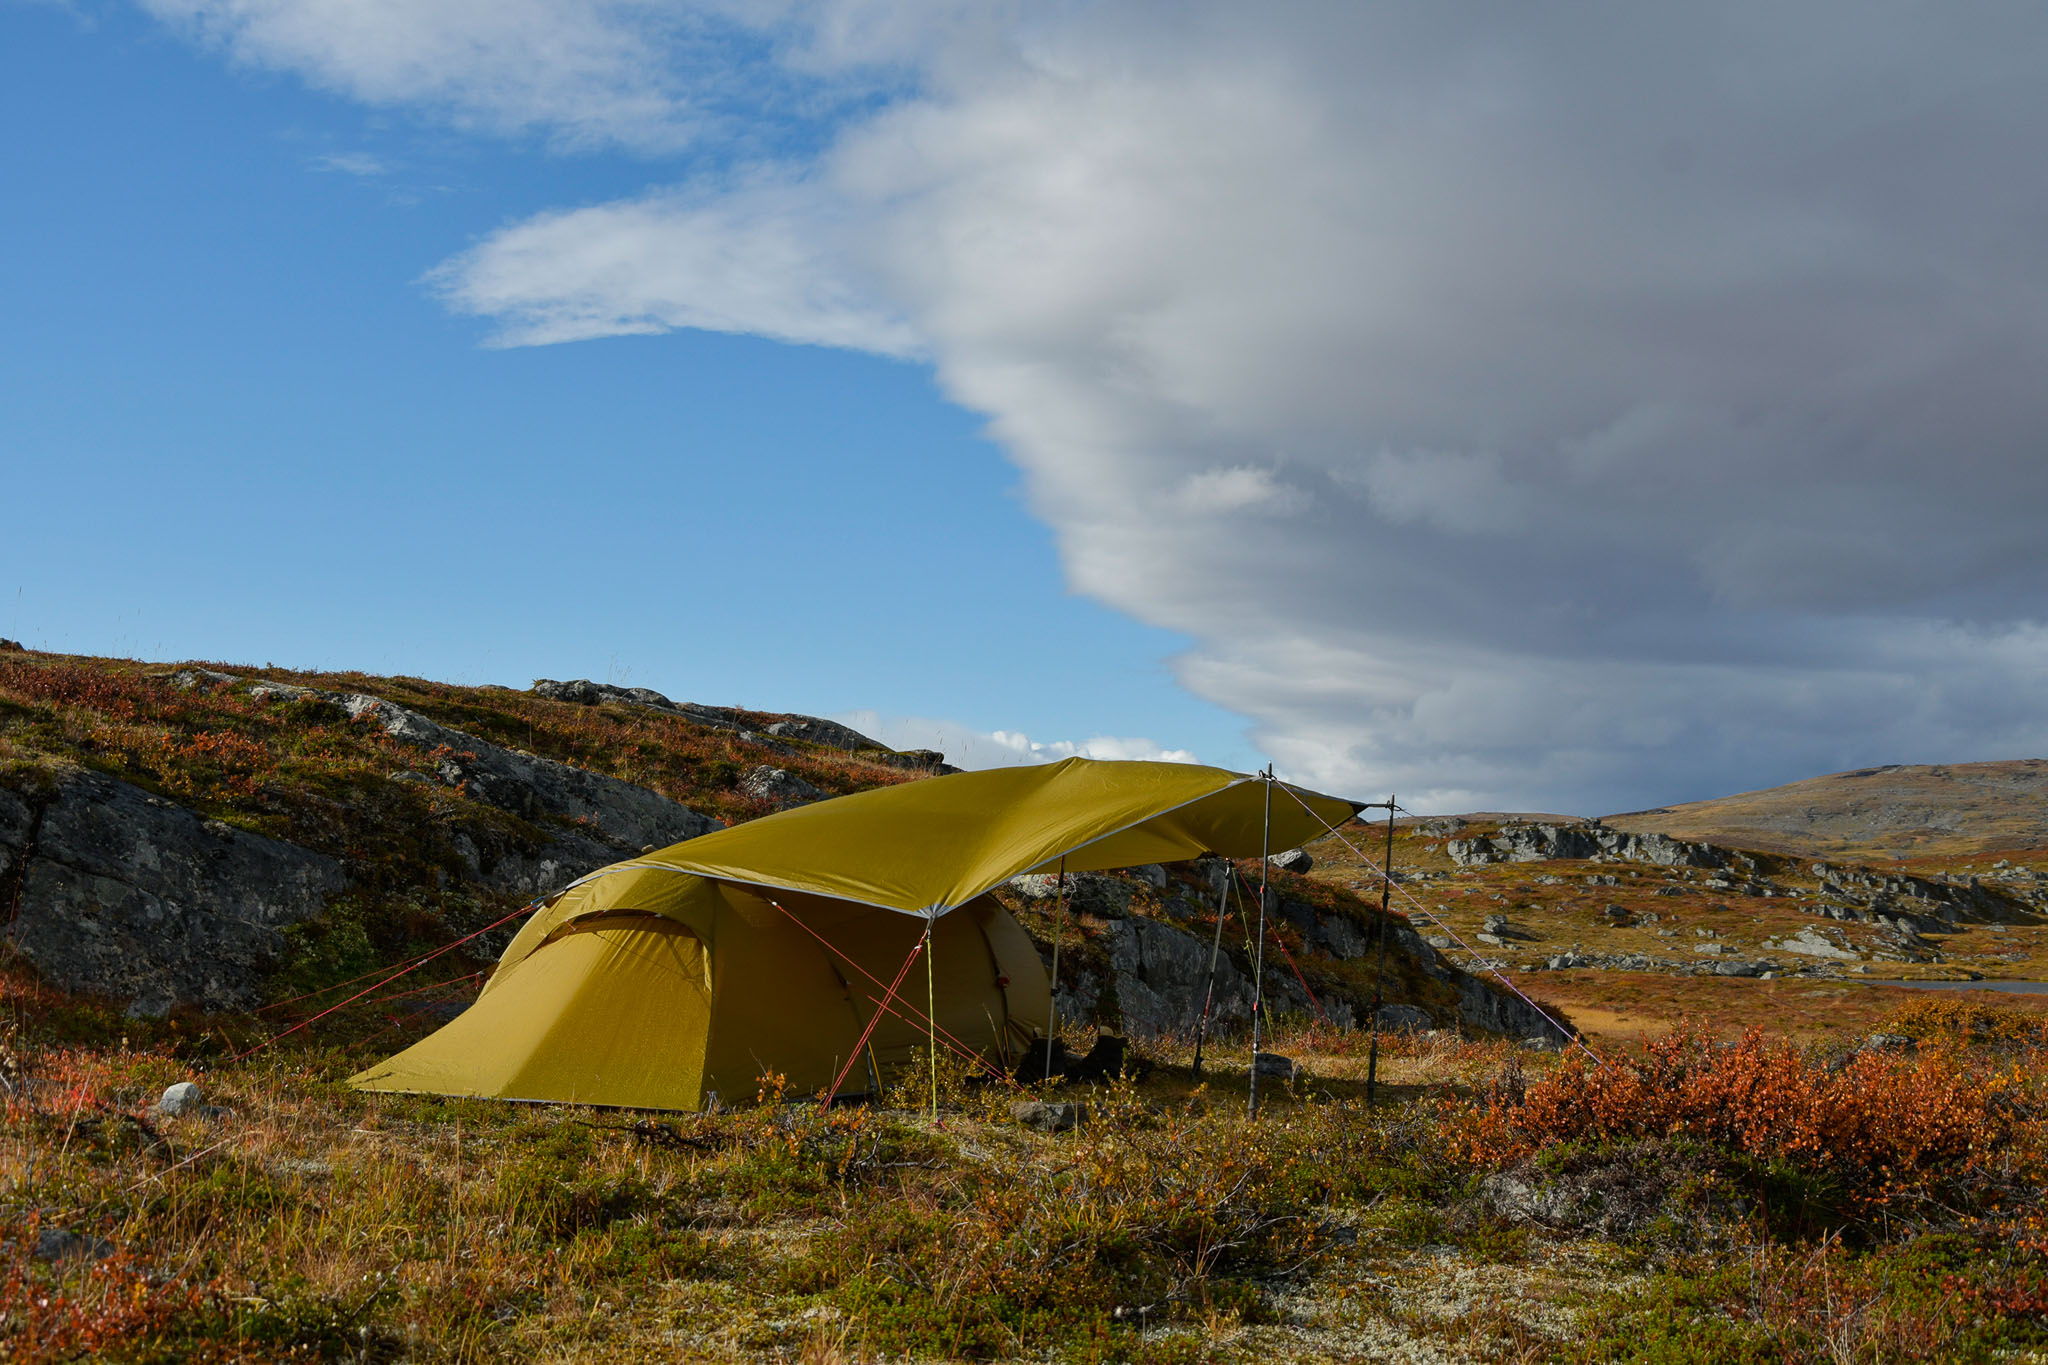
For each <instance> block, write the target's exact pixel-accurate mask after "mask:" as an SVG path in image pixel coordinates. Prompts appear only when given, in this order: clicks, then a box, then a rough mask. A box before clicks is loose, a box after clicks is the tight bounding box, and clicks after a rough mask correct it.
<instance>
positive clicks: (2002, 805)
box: [1605, 758, 2048, 858]
mask: <svg viewBox="0 0 2048 1365" xmlns="http://www.w3.org/2000/svg"><path fill="white" fill-rule="evenodd" d="M1605 823H1607V824H1608V825H1610V826H1612V827H1614V828H1615V829H1620V830H1631V831H1635V832H1639V833H1658V834H1669V835H1673V836H1675V837H1678V838H1683V839H1699V840H1706V841H1709V842H1713V843H1718V844H1730V845H1734V846H1737V847H1741V848H1756V849H1768V850H1773V851H1777V852H1783V853H1797V854H1823V855H1828V856H1833V857H1861V858H1868V857H1886V856H1898V857H1927V856H1937V855H1944V856H1953V855H1957V854H1966V853H1990V852H2006V851H2012V850H2021V849H2037V848H2048V759H2038V758H2030V759H2016V760H2011V761H2007V762H2001V763H1946V764H1936V765H1931V766H1901V765H1892V766H1889V767H1883V768H1858V769H1856V770H1855V771H1854V772H1846V773H1835V774H1832V775H1831V776H1828V777H1813V778H1808V779H1807V780H1805V781H1804V782H1793V783H1790V784H1788V785H1786V786H1783V787H1771V788H1768V789H1767V790H1764V791H1755V792H1744V793H1742V794H1741V795H1739V796H1724V797H1719V798H1716V799H1714V800H1711V801H1689V802H1687V803H1685V804H1684V805H1678V806H1661V807H1658V808H1657V809H1655V810H1643V811H1631V812H1629V813H1627V814H1625V815H1610V816H1608V817H1607V818H1606V821H1605Z"/></svg>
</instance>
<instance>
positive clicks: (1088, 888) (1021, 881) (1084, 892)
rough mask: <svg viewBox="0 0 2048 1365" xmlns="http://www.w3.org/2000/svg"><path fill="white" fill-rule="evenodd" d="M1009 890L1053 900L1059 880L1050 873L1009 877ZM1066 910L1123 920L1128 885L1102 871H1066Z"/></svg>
mask: <svg viewBox="0 0 2048 1365" xmlns="http://www.w3.org/2000/svg"><path fill="white" fill-rule="evenodd" d="M1009 884H1010V889H1011V890H1013V891H1015V892H1017V894H1018V895H1020V896H1024V897H1026V898H1028V899H1030V900H1035V901H1046V902H1056V901H1057V900H1058V899H1059V897H1060V894H1061V893H1060V879H1059V877H1058V876H1056V875H1054V874H1052V873H1032V874H1030V875H1027V876H1023V877H1012V878H1011V879H1010V883H1009ZM1066 898H1067V909H1068V910H1069V911H1070V912H1072V913H1074V914H1077V915H1096V916H1099V917H1101V918H1102V919H1122V918H1123V917H1124V916H1125V915H1128V914H1130V913H1131V884H1130V883H1129V882H1127V881H1125V880H1123V879H1122V878H1121V877H1112V876H1109V875H1107V874H1105V873H1101V872H1069V873H1068V874H1067V881H1066Z"/></svg>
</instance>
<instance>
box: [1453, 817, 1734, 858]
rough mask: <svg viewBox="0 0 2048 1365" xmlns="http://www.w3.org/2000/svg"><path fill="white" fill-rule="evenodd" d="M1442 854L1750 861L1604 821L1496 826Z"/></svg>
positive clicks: (1709, 846)
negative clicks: (1628, 830) (1490, 832)
mask: <svg viewBox="0 0 2048 1365" xmlns="http://www.w3.org/2000/svg"><path fill="white" fill-rule="evenodd" d="M1444 852H1446V853H1448V854H1449V855H1450V857H1451V861H1452V862H1454V863H1457V864H1458V865H1459V866H1461V867H1483V866H1485V865H1487V864H1489V863H1535V862H1546V861H1549V860H1551V859H1557V858H1592V857H1596V856H1599V855H1602V854H1604V855H1606V856H1607V857H1610V858H1619V859H1621V860H1623V861H1625V862H1632V863H1649V864H1652V865H1653V866H1657V867H1726V866H1728V865H1729V864H1730V863H1731V862H1732V863H1735V864H1737V865H1747V864H1748V863H1749V862H1750V860H1749V859H1748V858H1747V857H1745V856H1744V855H1742V854H1740V853H1735V852H1733V851H1732V850H1729V849H1724V848H1719V847H1717V846H1715V845H1713V844H1700V843H1692V842H1689V841H1687V840H1684V839H1673V838H1672V837H1671V836H1669V835H1667V834H1630V833H1626V832H1624V831H1621V830H1615V829H1608V828H1607V827H1605V826H1604V825H1502V826H1501V827H1500V830H1499V832H1498V833H1496V834H1494V835H1492V836H1491V837H1490V838H1489V837H1485V836H1482V837H1480V838H1476V839H1453V840H1451V841H1450V842H1449V843H1447V844H1445V845H1444Z"/></svg>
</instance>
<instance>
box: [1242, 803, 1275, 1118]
mask: <svg viewBox="0 0 2048 1365" xmlns="http://www.w3.org/2000/svg"><path fill="white" fill-rule="evenodd" d="M1272 857H1273V765H1272V764H1270V763H1268V764H1267V765H1266V823H1265V828H1264V831H1263V832H1262V833H1261V834H1260V835H1259V939H1258V956H1257V958H1256V959H1255V960H1254V961H1253V963H1252V1086H1251V1100H1250V1104H1249V1106H1248V1108H1249V1112H1250V1114H1251V1116H1252V1117H1253V1118H1257V1117H1258V1116H1259V1023H1260V1021H1261V1019H1262V1018H1263V1017H1264V1015H1265V1013H1266V879H1267V878H1268V877H1270V876H1271V875H1272V873H1273V864H1272V861H1271V860H1272Z"/></svg>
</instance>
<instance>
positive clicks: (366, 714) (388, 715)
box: [249, 682, 723, 861]
mask: <svg viewBox="0 0 2048 1365" xmlns="http://www.w3.org/2000/svg"><path fill="white" fill-rule="evenodd" d="M249 695H250V696H252V697H257V698H265V697H275V698H277V699H279V700H284V701H300V700H306V699H317V700H320V701H326V702H332V703H333V704H334V705H337V706H339V707H341V708H342V709H343V710H344V711H346V712H347V713H348V714H349V715H350V716H351V717H354V718H357V719H364V718H368V719H370V720H372V721H374V722H375V723H376V724H378V725H381V726H382V727H383V728H384V732H385V733H386V734H388V735H390V736H391V737H392V738H393V739H396V740H398V741H400V742H401V743H404V744H406V745H409V746H410V747H412V748H414V749H417V750H419V751H420V752H421V753H422V754H423V755H425V756H426V757H427V758H428V759H430V760H431V761H432V764H433V771H434V775H435V776H436V777H438V778H439V779H440V781H441V782H443V783H444V784H446V785H447V786H450V787H461V788H463V789H465V790H466V791H468V792H469V794H470V795H471V796H474V797H476V798H477V799H478V800H480V801H484V802H486V803H488V804H490V805H493V806H496V807H498V808H499V809H500V810H505V811H510V812H511V813H512V814H514V815H517V816H520V817H521V818H523V819H527V820H532V821H536V822H541V821H549V822H550V823H552V822H553V821H562V822H566V823H568V824H570V825H573V826H575V827H577V828H578V829H579V830H582V831H586V832H587V833H589V834H592V835H595V836H596V837H597V838H599V839H602V840H604V841H605V842H607V843H609V844H611V845H612V846H613V847H614V848H615V849H617V850H622V851H637V850H639V849H641V848H645V847H647V846H649V845H652V846H655V847H660V846H662V845H664V844H674V843H680V842H682V841H683V840H684V839H694V838H696V837H697V836H698V835H700V834H709V833H710V832H711V831H712V830H714V829H720V828H723V826H722V825H721V824H720V823H719V822H718V821H717V820H714V819H712V818H711V817H710V816H708V815H704V814H701V813H699V812H697V811H694V810H691V809H690V808H689V807H688V806H685V805H683V804H681V803H680V802H676V801H671V800H669V799H668V798H667V797H665V796H663V795H661V794H660V793H659V792H653V791H649V790H648V789H647V788H645V787H640V786H635V785H634V784H633V783H631V782H622V781H620V780H619V779H618V778H616V777H607V776H605V775H604V774H603V773H594V772H591V771H589V770H588V769H585V768H577V767H573V766H571V765H570V764H567V763H558V762H556V761H555V760H554V759H551V758H537V757H535V756H534V755H532V754H525V753H520V752H519V751H517V750H515V749H507V748H503V747H501V746H500V745H496V744H492V743H490V742H489V741H487V740H482V739H478V738H477V737H476V736H474V735H468V734H464V733H463V732H462V731H460V730H454V729H450V728H449V727H447V726H445V725H440V724H438V723H436V722H434V721H431V720H428V719H427V718H426V717H425V716H423V715H421V714H420V713H419V712H417V711H412V710H408V709H407V708H405V707H403V706H399V705H398V704H396V703H395V702H388V701H385V700H384V699H382V698H381V697H373V696H369V695H367V694H365V693H361V692H320V691H315V690H314V689H311V688H305V687H295V686H293V685H291V684H289V683H268V682H267V683H259V684H257V685H256V686H255V687H252V688H250V689H249ZM577 851H578V852H579V853H580V852H581V851H582V850H580V849H579V850H577ZM600 861H603V860H602V859H600Z"/></svg>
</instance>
